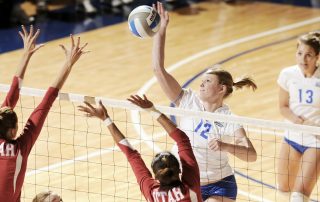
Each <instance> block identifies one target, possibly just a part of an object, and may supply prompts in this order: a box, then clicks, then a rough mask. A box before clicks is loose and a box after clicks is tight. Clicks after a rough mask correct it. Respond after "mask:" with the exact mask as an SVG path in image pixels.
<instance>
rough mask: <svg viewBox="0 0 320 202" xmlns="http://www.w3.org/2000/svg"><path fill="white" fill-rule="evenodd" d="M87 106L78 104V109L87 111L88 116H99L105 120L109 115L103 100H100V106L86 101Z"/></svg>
mask: <svg viewBox="0 0 320 202" xmlns="http://www.w3.org/2000/svg"><path fill="white" fill-rule="evenodd" d="M84 104H85V105H86V106H82V105H80V106H78V110H79V111H82V112H85V113H86V116H88V117H97V118H99V119H101V120H102V121H104V120H105V119H106V118H108V117H109V115H108V112H107V109H106V108H105V106H104V105H103V104H102V102H101V100H100V101H99V106H98V107H93V106H92V105H91V104H90V103H89V102H86V101H85V102H84Z"/></svg>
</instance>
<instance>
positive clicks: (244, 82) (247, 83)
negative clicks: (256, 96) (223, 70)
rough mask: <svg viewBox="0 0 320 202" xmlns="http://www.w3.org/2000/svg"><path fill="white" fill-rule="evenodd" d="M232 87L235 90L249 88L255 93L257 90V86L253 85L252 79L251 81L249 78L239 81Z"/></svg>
mask: <svg viewBox="0 0 320 202" xmlns="http://www.w3.org/2000/svg"><path fill="white" fill-rule="evenodd" d="M233 86H234V87H235V88H236V89H241V88H242V87H244V86H246V87H251V88H252V90H253V91H255V90H256V89H257V88H258V87H257V85H256V84H255V83H254V81H253V79H251V78H250V77H243V78H242V79H241V80H239V81H237V82H235V83H233Z"/></svg>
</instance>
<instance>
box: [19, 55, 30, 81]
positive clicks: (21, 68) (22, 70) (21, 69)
mask: <svg viewBox="0 0 320 202" xmlns="http://www.w3.org/2000/svg"><path fill="white" fill-rule="evenodd" d="M30 58H31V54H30V53H23V56H22V58H21V60H20V63H19V66H18V68H17V71H16V74H15V76H17V77H19V78H21V79H23V78H24V74H25V72H26V69H27V66H28V64H29V61H30Z"/></svg>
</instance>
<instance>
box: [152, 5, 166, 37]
mask: <svg viewBox="0 0 320 202" xmlns="http://www.w3.org/2000/svg"><path fill="white" fill-rule="evenodd" d="M152 7H153V8H154V9H155V10H156V11H157V12H158V13H159V15H160V19H161V22H160V29H159V33H160V34H163V33H165V31H166V29H167V26H168V24H169V14H168V11H166V10H165V8H164V7H163V4H162V3H161V2H159V1H157V5H155V4H152Z"/></svg>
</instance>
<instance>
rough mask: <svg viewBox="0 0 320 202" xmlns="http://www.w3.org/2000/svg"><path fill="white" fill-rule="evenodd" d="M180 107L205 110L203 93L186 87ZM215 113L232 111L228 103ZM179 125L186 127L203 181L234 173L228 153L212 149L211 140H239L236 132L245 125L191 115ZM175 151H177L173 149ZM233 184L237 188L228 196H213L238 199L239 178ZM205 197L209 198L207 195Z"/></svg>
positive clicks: (209, 182)
mask: <svg viewBox="0 0 320 202" xmlns="http://www.w3.org/2000/svg"><path fill="white" fill-rule="evenodd" d="M179 108H183V109H190V110H195V111H205V109H204V106H203V104H202V101H201V100H200V98H199V96H198V95H197V94H196V93H195V92H194V91H192V90H190V89H188V90H186V89H184V92H183V96H182V98H181V100H180V105H179ZM214 113H220V114H227V115H231V114H232V113H231V111H230V109H229V107H228V106H227V105H223V106H222V107H220V108H218V109H217V110H216V111H215V112H214ZM178 124H179V127H180V129H181V130H183V131H184V132H185V133H186V134H187V135H188V137H189V139H190V142H191V145H192V147H193V152H194V155H195V157H196V159H197V162H198V165H199V169H200V181H201V184H212V183H213V182H218V181H222V179H224V178H227V177H229V176H233V170H232V168H231V166H230V165H229V163H228V153H227V152H223V151H212V150H210V149H209V147H208V143H209V141H210V140H211V139H212V138H218V139H220V140H221V141H223V142H227V143H231V142H232V141H234V139H235V136H234V134H235V131H237V130H239V129H240V128H242V126H241V125H239V124H233V123H223V122H218V121H215V122H212V121H208V120H205V119H201V118H198V119H197V118H190V117H181V118H180V120H179V122H178ZM173 152H175V151H174V150H173ZM233 179H234V178H233ZM232 183H233V186H232V187H233V189H235V190H231V192H233V194H231V195H230V194H229V195H228V194H226V195H224V194H221V193H217V194H215V193H214V194H211V195H219V196H226V197H229V198H232V199H235V197H236V192H237V187H236V182H235V180H234V181H233V182H232ZM222 186H223V185H222ZM226 187H230V186H226ZM229 192H230V191H229ZM203 199H204V200H205V198H203Z"/></svg>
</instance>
